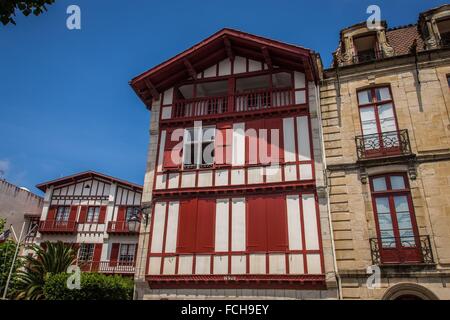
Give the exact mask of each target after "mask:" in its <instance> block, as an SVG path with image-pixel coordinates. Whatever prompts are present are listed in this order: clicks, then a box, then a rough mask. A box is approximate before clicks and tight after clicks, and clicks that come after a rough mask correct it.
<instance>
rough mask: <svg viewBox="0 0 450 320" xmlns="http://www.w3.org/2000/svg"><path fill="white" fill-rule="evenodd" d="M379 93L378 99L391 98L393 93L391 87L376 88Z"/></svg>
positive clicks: (377, 93)
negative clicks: (390, 90)
mask: <svg viewBox="0 0 450 320" xmlns="http://www.w3.org/2000/svg"><path fill="white" fill-rule="evenodd" d="M375 92H376V95H377V101H386V100H391V93H390V92H389V88H377V89H375Z"/></svg>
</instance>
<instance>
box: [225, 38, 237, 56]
mask: <svg viewBox="0 0 450 320" xmlns="http://www.w3.org/2000/svg"><path fill="white" fill-rule="evenodd" d="M223 43H224V45H225V51H226V52H227V56H228V59H230V61H234V53H233V48H232V47H231V42H230V39H228V37H224V38H223Z"/></svg>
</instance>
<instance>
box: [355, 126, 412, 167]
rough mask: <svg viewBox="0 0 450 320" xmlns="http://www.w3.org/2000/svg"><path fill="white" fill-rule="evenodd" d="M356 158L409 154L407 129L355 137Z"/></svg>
mask: <svg viewBox="0 0 450 320" xmlns="http://www.w3.org/2000/svg"><path fill="white" fill-rule="evenodd" d="M355 142H356V153H357V156H358V160H367V159H376V158H384V157H391V156H405V155H411V154H412V152H411V144H410V142H409V135H408V130H400V131H390V132H383V133H376V134H369V135H364V136H357V137H355Z"/></svg>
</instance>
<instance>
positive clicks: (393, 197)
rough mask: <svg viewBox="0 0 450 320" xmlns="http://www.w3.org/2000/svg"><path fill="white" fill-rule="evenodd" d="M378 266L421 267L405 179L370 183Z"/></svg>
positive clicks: (386, 178) (375, 179) (397, 176)
mask: <svg viewBox="0 0 450 320" xmlns="http://www.w3.org/2000/svg"><path fill="white" fill-rule="evenodd" d="M370 185H371V190H372V201H373V208H374V212H375V221H376V224H377V233H378V249H379V252H380V258H381V262H382V263H385V264H389V263H405V262H409V263H421V262H422V255H421V250H420V239H419V235H418V231H417V230H418V228H417V224H416V219H415V215H414V207H413V205H412V199H411V194H410V191H409V186H408V179H407V176H406V175H404V174H390V175H383V176H375V177H372V178H371V179H370Z"/></svg>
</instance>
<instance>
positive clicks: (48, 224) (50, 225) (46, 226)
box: [39, 220, 78, 233]
mask: <svg viewBox="0 0 450 320" xmlns="http://www.w3.org/2000/svg"><path fill="white" fill-rule="evenodd" d="M77 228H78V222H77V221H60V220H44V221H40V222H39V232H41V233H76V232H77Z"/></svg>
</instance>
